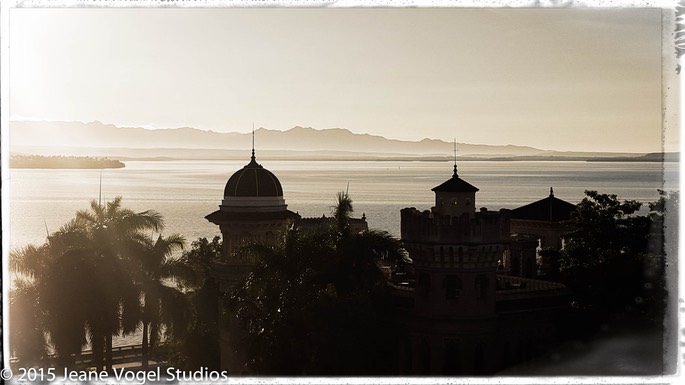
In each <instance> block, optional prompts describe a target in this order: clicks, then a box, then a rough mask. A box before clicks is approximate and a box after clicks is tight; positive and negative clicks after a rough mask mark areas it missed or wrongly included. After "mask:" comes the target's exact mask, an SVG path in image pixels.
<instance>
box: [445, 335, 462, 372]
mask: <svg viewBox="0 0 685 385" xmlns="http://www.w3.org/2000/svg"><path fill="white" fill-rule="evenodd" d="M442 374H444V375H448V376H449V375H458V374H462V373H461V355H460V354H459V345H458V344H457V342H456V341H449V342H448V343H447V346H446V347H445V355H444V357H443V364H442Z"/></svg>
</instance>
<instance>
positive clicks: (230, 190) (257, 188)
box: [224, 150, 283, 197]
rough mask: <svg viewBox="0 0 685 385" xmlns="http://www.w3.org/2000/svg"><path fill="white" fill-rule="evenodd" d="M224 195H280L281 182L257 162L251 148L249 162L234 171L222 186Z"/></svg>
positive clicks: (281, 191)
mask: <svg viewBox="0 0 685 385" xmlns="http://www.w3.org/2000/svg"><path fill="white" fill-rule="evenodd" d="M224 196H225V197H282V196H283V188H282V187H281V182H280V181H279V180H278V178H276V175H274V174H273V173H272V172H271V171H269V170H267V169H265V168H264V167H262V165H260V164H259V163H257V161H256V159H255V155H254V150H252V158H251V160H250V163H248V164H247V165H245V167H243V168H242V169H240V170H238V171H236V172H235V173H234V174H233V175H231V177H230V178H229V179H228V182H227V183H226V187H225V188H224Z"/></svg>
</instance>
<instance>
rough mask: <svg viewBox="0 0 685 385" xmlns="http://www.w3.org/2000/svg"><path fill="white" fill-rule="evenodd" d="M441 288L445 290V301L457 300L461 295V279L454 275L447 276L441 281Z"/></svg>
mask: <svg viewBox="0 0 685 385" xmlns="http://www.w3.org/2000/svg"><path fill="white" fill-rule="evenodd" d="M442 287H443V288H444V289H445V299H454V300H457V299H459V295H460V293H461V289H462V287H461V279H459V277H457V276H456V275H448V276H445V278H444V279H443V280H442Z"/></svg>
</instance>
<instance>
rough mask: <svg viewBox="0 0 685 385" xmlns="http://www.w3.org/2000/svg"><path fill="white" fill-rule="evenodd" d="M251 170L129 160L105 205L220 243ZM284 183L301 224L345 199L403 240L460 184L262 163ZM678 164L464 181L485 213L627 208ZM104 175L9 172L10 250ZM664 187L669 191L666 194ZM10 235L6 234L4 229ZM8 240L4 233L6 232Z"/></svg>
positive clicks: (480, 175) (546, 165)
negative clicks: (438, 190)
mask: <svg viewBox="0 0 685 385" xmlns="http://www.w3.org/2000/svg"><path fill="white" fill-rule="evenodd" d="M246 163H247V161H129V162H126V168H123V169H114V170H104V171H103V172H102V195H103V198H104V199H112V198H113V197H114V196H117V195H121V196H123V197H124V205H125V206H126V207H129V208H131V209H133V210H136V211H142V210H148V209H154V210H157V211H159V212H160V213H161V214H162V215H163V216H164V218H165V220H166V230H165V231H164V234H171V233H180V234H182V235H184V236H185V237H186V239H188V240H189V241H190V240H194V239H196V238H198V237H210V238H211V237H213V236H214V235H219V230H218V228H217V227H216V226H215V225H213V224H211V223H209V222H208V221H207V220H206V219H204V216H205V215H207V214H209V213H211V212H213V211H214V210H216V209H217V208H218V205H219V203H220V201H221V199H222V195H223V188H224V185H225V183H226V181H227V180H228V178H229V177H230V176H231V174H232V173H233V172H235V171H236V170H238V169H240V168H242V167H243V166H244V165H245V164H246ZM261 164H262V165H263V166H264V167H266V168H268V169H269V170H271V171H272V172H274V173H275V174H276V176H277V177H278V178H279V179H280V181H281V183H282V185H283V191H284V193H285V199H286V203H287V204H288V208H289V209H290V210H292V211H296V212H299V213H300V214H301V215H302V216H321V215H322V214H326V215H328V214H330V210H331V205H333V204H334V201H335V194H336V192H338V191H341V190H345V189H346V188H347V185H348V183H349V192H350V195H351V197H352V199H353V201H354V209H355V215H356V216H361V214H362V213H365V214H366V216H367V219H368V222H369V225H370V226H371V227H373V228H378V229H384V230H387V231H389V232H391V233H393V234H395V235H399V226H400V225H399V211H400V209H402V208H404V207H411V206H414V207H416V208H418V209H422V210H423V209H428V208H430V206H431V205H432V204H433V192H432V191H431V190H430V189H431V188H433V187H435V186H437V185H438V184H440V183H442V182H443V181H445V180H446V179H448V178H449V177H451V175H452V165H451V164H450V163H449V162H395V161H393V162H365V161H359V162H356V161H343V162H334V161H331V162H328V161H326V162H307V161H268V160H267V161H263V162H261ZM677 168H678V165H677V164H676V163H667V164H665V165H663V169H662V165H661V164H659V163H604V162H602V163H600V162H596V163H595V162H593V163H589V162H486V161H482V162H481V161H477V162H461V163H460V164H459V175H460V176H461V177H462V178H464V179H465V180H467V181H468V182H470V183H471V184H473V185H475V186H476V187H478V188H480V192H478V194H477V196H476V198H477V202H476V204H477V207H488V209H490V210H497V209H500V208H515V207H518V206H521V205H524V204H527V203H530V202H533V201H535V200H538V199H542V198H544V197H546V196H547V195H548V194H549V188H550V187H554V193H555V195H556V196H557V197H559V198H561V199H564V200H567V201H569V202H572V203H577V202H578V201H580V200H581V199H582V198H583V196H584V194H583V191H584V190H588V189H591V190H598V191H600V192H605V193H612V194H617V195H618V196H619V197H620V198H622V199H636V200H639V201H642V202H650V201H654V200H655V199H656V198H657V191H656V190H657V189H658V188H663V187H665V188H666V189H675V188H677ZM99 180H100V171H99V170H28V169H12V170H10V188H11V189H10V215H9V219H10V226H9V234H10V246H11V247H12V248H16V247H20V246H23V245H26V244H28V243H41V242H43V241H44V240H45V235H46V226H47V229H48V231H50V232H52V231H55V230H57V229H58V228H59V227H60V226H61V225H62V224H64V223H65V222H66V221H67V220H68V219H70V218H72V217H73V214H74V212H75V211H76V210H79V209H86V208H88V207H89V201H90V200H91V199H97V197H98V192H99ZM664 180H665V181H666V182H665V185H664ZM3 230H4V231H7V229H3ZM5 234H6V233H5Z"/></svg>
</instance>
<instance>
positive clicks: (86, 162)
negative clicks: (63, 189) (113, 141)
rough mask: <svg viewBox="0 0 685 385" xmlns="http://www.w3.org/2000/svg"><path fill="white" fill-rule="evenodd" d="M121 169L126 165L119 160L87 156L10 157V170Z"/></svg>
mask: <svg viewBox="0 0 685 385" xmlns="http://www.w3.org/2000/svg"><path fill="white" fill-rule="evenodd" d="M123 167H126V165H125V164H124V163H123V162H121V161H119V160H115V159H108V158H92V157H89V156H41V155H12V156H11V157H10V168H43V169H103V168H123Z"/></svg>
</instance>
